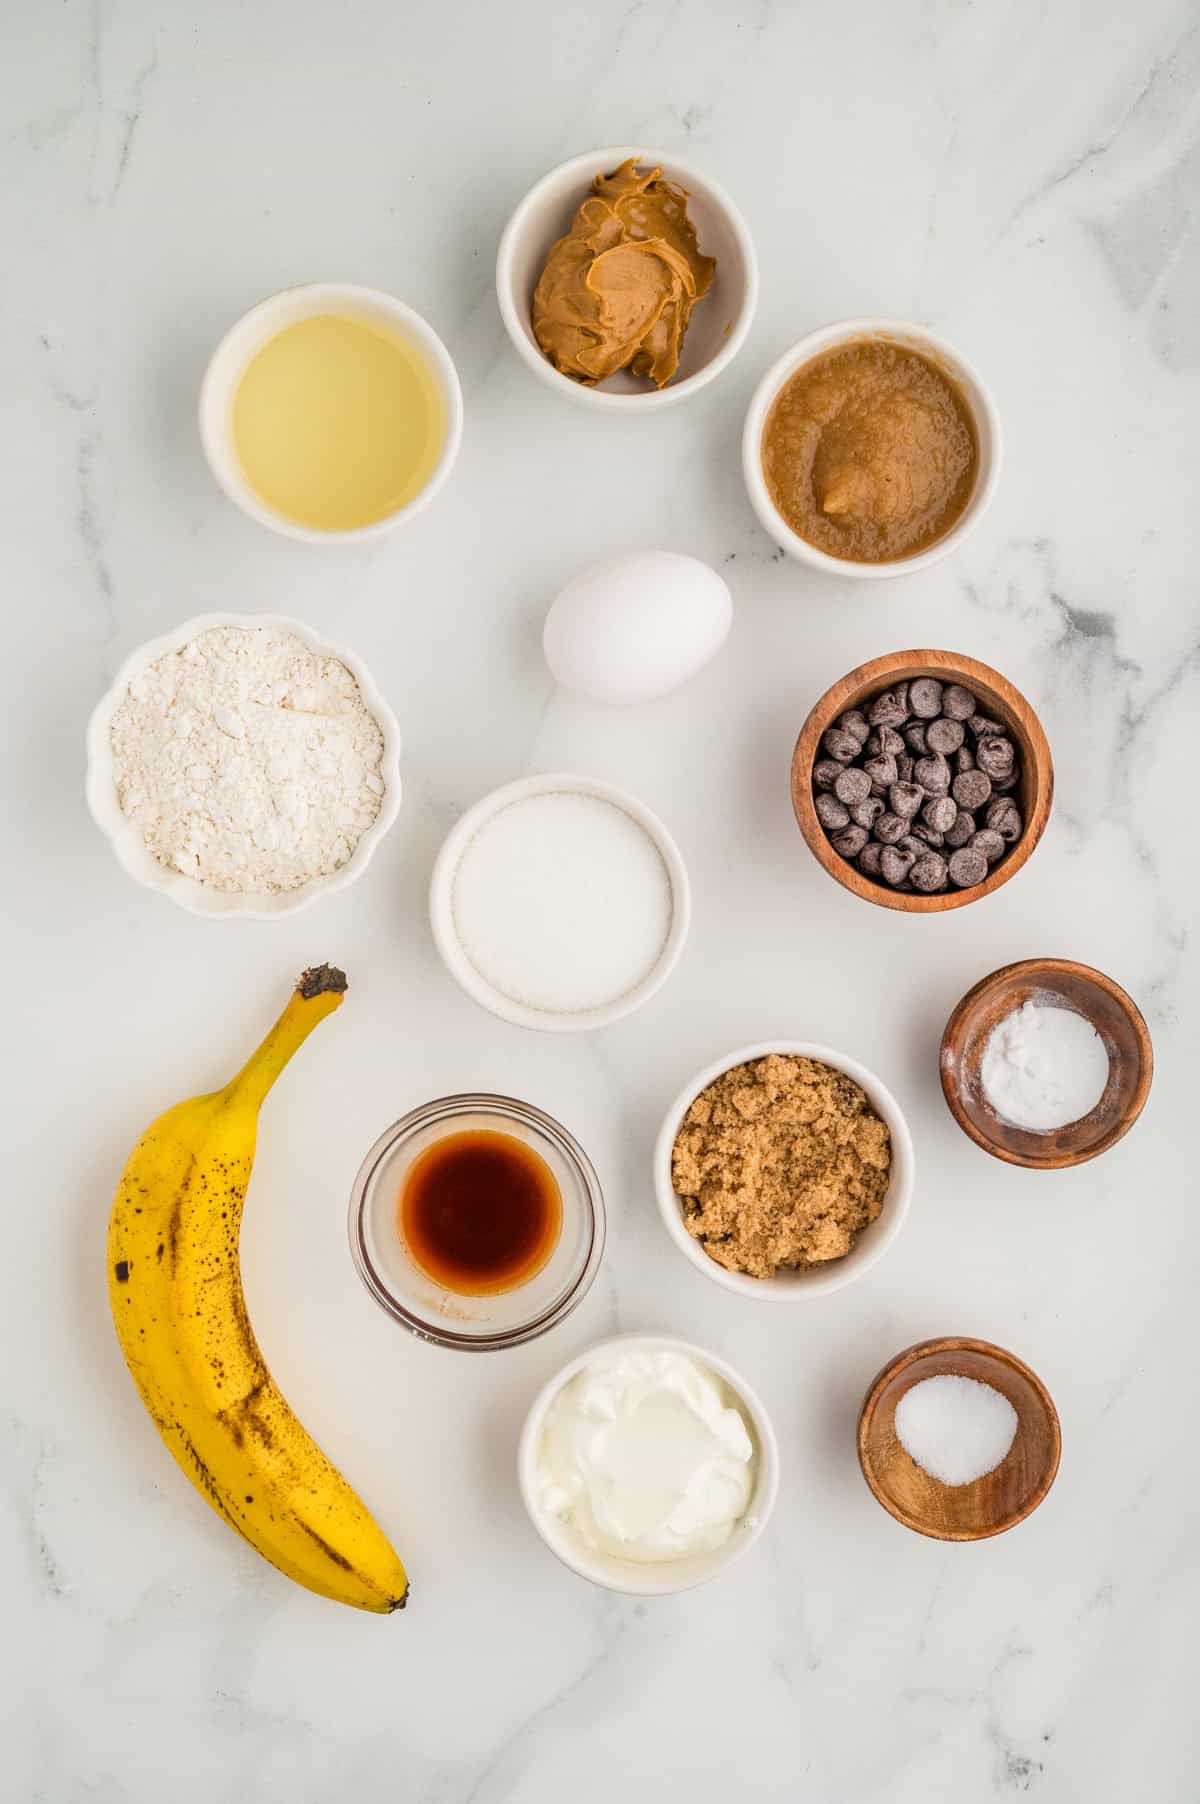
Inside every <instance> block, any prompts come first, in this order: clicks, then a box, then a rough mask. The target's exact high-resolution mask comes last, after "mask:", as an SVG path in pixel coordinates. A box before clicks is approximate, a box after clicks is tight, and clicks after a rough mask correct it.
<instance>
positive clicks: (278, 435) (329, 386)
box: [232, 313, 446, 532]
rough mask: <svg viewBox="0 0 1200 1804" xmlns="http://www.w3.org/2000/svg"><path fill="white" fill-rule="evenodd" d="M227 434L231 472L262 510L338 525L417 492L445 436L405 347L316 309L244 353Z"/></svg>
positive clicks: (426, 377)
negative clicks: (233, 463) (234, 463)
mask: <svg viewBox="0 0 1200 1804" xmlns="http://www.w3.org/2000/svg"><path fill="white" fill-rule="evenodd" d="M232 432H233V443H234V449H235V451H236V453H237V457H238V461H239V462H240V464H241V467H242V473H243V475H244V476H245V478H246V481H247V482H248V483H249V484H250V487H251V488H252V489H253V490H254V492H255V494H256V495H258V497H259V499H260V500H262V501H264V502H265V503H266V505H267V506H268V507H269V508H272V509H274V511H275V512H276V513H278V514H281V515H283V516H284V518H285V519H288V520H293V521H295V522H296V523H297V524H298V525H301V526H311V527H316V528H317V529H318V530H322V531H325V532H346V531H348V530H349V529H351V528H353V527H356V526H370V525H373V524H374V522H375V521H377V520H383V519H386V517H387V516H388V515H389V514H393V513H395V512H396V510H397V508H401V507H403V506H404V505H405V504H406V503H407V502H409V501H411V500H412V499H413V497H414V496H415V495H417V494H419V493H420V491H421V490H422V489H423V488H424V486H425V484H426V483H427V482H428V481H429V478H430V476H431V475H432V474H433V470H434V466H435V464H436V463H437V460H438V456H439V453H440V452H441V449H442V445H443V442H444V440H445V433H446V422H445V409H444V407H443V405H442V399H441V394H440V391H439V389H438V386H437V383H436V381H435V379H434V375H433V372H432V370H431V369H430V367H429V365H428V363H427V362H426V360H425V358H424V356H423V355H422V353H421V351H420V350H419V348H418V347H417V346H416V345H414V344H410V343H409V342H408V341H407V340H406V339H404V338H402V337H401V336H400V335H399V333H395V332H390V331H388V330H387V329H386V328H384V327H380V326H377V325H375V324H373V323H372V322H370V321H367V320H362V319H348V318H344V317H343V316H342V315H341V314H336V313H322V314H315V315H313V316H312V317H311V318H309V319H301V320H297V321H296V322H295V324H294V325H291V326H285V327H284V329H283V331H282V332H279V333H277V334H276V336H275V337H274V338H271V339H268V340H267V342H266V344H265V345H263V346H262V348H261V350H259V351H257V352H256V353H255V355H254V356H253V357H252V358H251V360H250V362H249V363H248V364H247V366H246V370H245V373H244V375H243V376H242V379H241V381H240V382H239V384H238V386H237V390H236V392H235V394H234V398H233V417H232Z"/></svg>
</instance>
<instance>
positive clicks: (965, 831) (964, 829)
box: [946, 808, 975, 850]
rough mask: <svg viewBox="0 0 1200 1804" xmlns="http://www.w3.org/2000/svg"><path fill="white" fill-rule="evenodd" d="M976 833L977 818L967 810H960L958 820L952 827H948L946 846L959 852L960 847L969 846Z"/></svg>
mask: <svg viewBox="0 0 1200 1804" xmlns="http://www.w3.org/2000/svg"><path fill="white" fill-rule="evenodd" d="M974 833H975V816H974V815H973V814H970V813H969V812H968V811H967V809H965V808H960V809H959V811H958V819H957V820H956V821H955V823H954V825H953V826H952V827H947V829H946V844H947V845H948V846H951V847H953V848H954V849H955V850H957V848H958V847H959V846H965V845H967V844H969V842H970V840H971V839H972V837H973V836H974Z"/></svg>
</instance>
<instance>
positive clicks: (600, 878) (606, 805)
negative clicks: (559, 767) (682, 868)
mask: <svg viewBox="0 0 1200 1804" xmlns="http://www.w3.org/2000/svg"><path fill="white" fill-rule="evenodd" d="M452 908H453V913H454V924H455V928H456V930H457V932H458V937H459V941H460V943H461V945H462V948H463V951H464V952H465V953H466V955H467V957H468V958H469V959H470V961H471V963H472V964H473V965H474V966H475V969H476V970H477V971H478V972H479V974H480V976H481V977H483V978H484V979H485V981H486V982H488V983H490V984H491V985H492V986H493V988H494V989H497V990H499V991H500V992H501V993H502V994H503V995H505V996H507V997H509V998H510V999H511V1000H512V1001H514V1002H523V1003H524V1004H525V1005H526V1006H527V1007H529V1008H536V1009H544V1010H546V1011H548V1012H552V1013H555V1014H574V1013H578V1012H579V1011H580V1010H583V1009H592V1008H600V1007H602V1006H603V1005H604V1004H605V1003H609V1002H616V1001H618V1000H619V999H620V998H621V997H622V996H625V995H628V993H629V991H630V990H632V989H634V988H635V987H636V985H637V984H639V983H640V982H641V981H642V979H643V978H644V977H647V976H648V975H649V973H650V972H651V970H652V969H653V968H654V966H655V965H656V964H657V962H658V959H659V957H660V955H661V953H662V950H663V947H664V946H665V944H666V941H667V936H668V934H669V932H670V928H671V915H672V897H671V879H670V877H669V875H668V873H667V867H666V865H665V864H664V863H663V859H662V854H661V853H660V852H659V850H658V847H657V846H656V845H655V843H654V841H653V840H652V839H651V838H650V836H649V834H648V833H646V832H645V831H644V829H643V828H641V827H640V826H639V825H638V823H637V822H636V821H635V820H634V819H633V818H632V816H630V815H628V814H626V812H625V810H624V809H623V808H618V807H616V806H615V805H614V804H613V803H611V802H606V801H602V800H601V799H600V798H599V797H597V796H589V795H578V794H574V793H568V792H566V791H562V792H557V793H552V794H547V795H535V796H529V797H528V798H526V799H525V800H524V801H520V802H510V803H509V805H508V807H507V808H502V809H501V810H500V812H499V814H496V815H493V816H492V818H491V819H490V820H488V821H486V822H485V823H484V825H483V826H482V827H481V828H480V829H479V831H478V833H476V835H475V837H474V838H473V839H472V840H471V841H470V843H469V845H468V846H467V848H466V850H465V851H464V852H463V855H462V858H461V859H460V861H459V865H458V869H457V871H456V872H455V875H454V888H453V898H452Z"/></svg>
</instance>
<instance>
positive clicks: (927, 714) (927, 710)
mask: <svg viewBox="0 0 1200 1804" xmlns="http://www.w3.org/2000/svg"><path fill="white" fill-rule="evenodd" d="M908 705H909V707H910V708H911V709H912V711H913V713H914V714H915V715H917V716H918V718H919V719H921V720H934V719H935V718H936V717H937V716H938V715H939V714H940V713H941V711H942V685H941V684H940V683H939V682H938V680H937V678H936V677H917V678H916V680H915V681H914V682H911V683H910V684H909V685H908Z"/></svg>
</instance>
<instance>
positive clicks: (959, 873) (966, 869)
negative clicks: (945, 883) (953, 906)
mask: <svg viewBox="0 0 1200 1804" xmlns="http://www.w3.org/2000/svg"><path fill="white" fill-rule="evenodd" d="M949 868H950V881H951V883H953V884H954V885H956V887H957V888H958V889H970V887H971V885H972V884H973V883H982V882H983V880H984V878H985V877H986V876H987V868H988V866H987V859H986V858H985V857H984V855H983V853H982V852H977V851H975V850H974V848H973V847H971V846H960V847H959V849H958V851H957V852H951V854H950V867H949Z"/></svg>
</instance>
